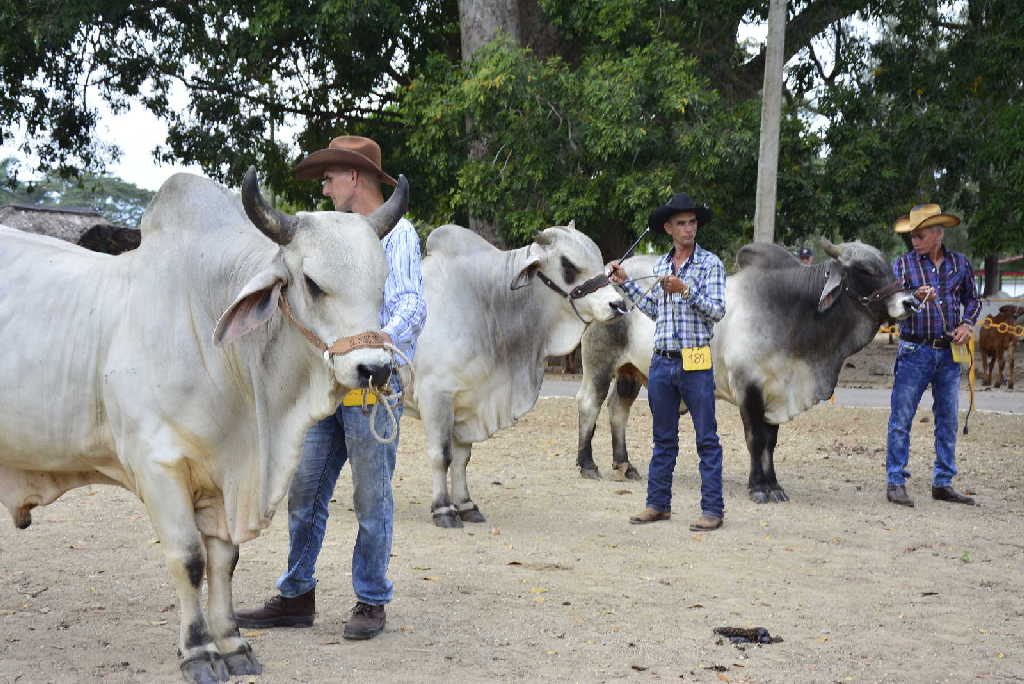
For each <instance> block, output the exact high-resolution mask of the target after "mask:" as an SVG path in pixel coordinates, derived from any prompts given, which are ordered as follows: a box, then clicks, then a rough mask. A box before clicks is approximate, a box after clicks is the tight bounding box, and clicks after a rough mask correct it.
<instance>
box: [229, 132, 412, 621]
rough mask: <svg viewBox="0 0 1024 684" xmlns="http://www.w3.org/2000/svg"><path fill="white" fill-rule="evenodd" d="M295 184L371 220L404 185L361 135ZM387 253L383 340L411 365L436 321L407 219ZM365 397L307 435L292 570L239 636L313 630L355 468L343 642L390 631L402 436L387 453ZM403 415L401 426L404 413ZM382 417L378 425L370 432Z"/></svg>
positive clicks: (316, 161)
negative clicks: (337, 500) (326, 549)
mask: <svg viewBox="0 0 1024 684" xmlns="http://www.w3.org/2000/svg"><path fill="white" fill-rule="evenodd" d="M295 177H296V178H298V179H300V180H317V179H319V180H320V183H321V187H322V192H323V194H324V195H326V196H327V197H330V198H331V200H332V201H333V202H334V208H335V209H337V210H338V211H349V212H355V213H359V214H363V215H369V214H371V213H372V212H373V211H374V210H375V209H377V208H378V207H380V206H381V205H382V204H383V203H384V198H383V195H382V193H381V187H380V186H381V184H382V183H386V184H388V185H396V182H395V179H394V178H392V177H391V176H389V175H388V174H386V173H385V172H384V171H383V170H382V169H381V154H380V146H379V145H377V143H376V142H374V141H373V140H370V139H369V138H363V137H360V136H354V135H343V136H339V137H337V138H335V139H334V140H332V141H331V143H330V145H329V146H328V147H327V148H326V149H322V150H317V151H316V152H313V153H312V154H310V155H309V156H307V157H306V158H305V159H303V160H302V161H301V162H299V164H298V165H297V166H296V167H295ZM383 247H384V253H385V255H386V256H387V259H388V265H389V267H390V270H389V273H388V277H387V281H386V282H385V283H384V304H383V306H382V307H381V312H380V325H381V330H382V331H383V332H385V333H387V334H388V336H390V338H391V340H392V342H393V343H394V344H395V346H397V347H398V349H400V350H401V351H402V353H404V354H405V356H406V357H408V358H409V359H412V357H413V354H414V353H415V350H416V338H417V336H418V335H419V333H420V331H421V330H422V329H423V323H424V321H425V320H426V315H427V309H426V302H425V300H424V298H423V278H422V276H421V274H420V242H419V237H418V236H417V235H416V229H415V228H413V225H412V224H411V223H410V222H409V221H408V220H406V219H404V218H403V219H400V220H399V221H398V224H397V225H396V226H395V227H394V229H393V230H392V231H391V232H390V233H388V235H387V236H386V237H384V239H383ZM313 292H314V293H315V289H313ZM314 296H315V294H314ZM390 384H391V388H392V390H393V391H394V392H395V393H398V392H400V391H401V381H400V380H399V378H398V373H392V374H391V379H390ZM365 392H366V390H355V391H354V393H355V395H356V396H346V397H345V399H344V401H343V402H342V404H341V405H339V406H338V407H337V410H336V411H335V413H334V414H333V415H331V416H328V417H327V418H325V419H324V420H322V421H320V422H319V423H317V424H316V425H314V426H313V427H311V428H310V429H309V431H308V432H307V433H306V439H305V442H304V443H303V445H302V459H301V461H300V462H299V467H298V470H296V472H295V477H294V478H293V479H292V484H291V488H290V489H289V492H288V569H287V571H286V572H285V573H284V574H283V575H282V576H281V577H280V579H278V581H277V588H278V591H279V592H280V593H279V594H278V595H277V596H274V597H272V598H271V599H270V600H268V601H267V602H266V603H265V604H264V605H263V607H262V608H254V609H249V610H240V611H238V612H237V613H236V616H237V619H238V625H239V626H240V627H309V626H310V625H312V624H313V617H314V613H315V601H314V596H315V588H316V578H315V577H314V570H315V568H316V560H317V556H318V555H319V554H320V548H321V547H322V545H323V540H324V533H325V531H326V527H327V514H328V504H329V503H330V501H331V497H332V496H333V494H334V485H335V483H336V482H337V480H338V475H339V474H340V472H341V468H342V466H343V465H344V464H345V462H346V461H348V462H349V463H351V464H352V468H351V472H352V490H353V491H352V498H353V508H354V509H355V514H356V520H357V521H358V523H359V531H358V533H357V535H356V544H355V548H354V549H353V551H352V588H353V589H354V590H355V595H356V605H355V607H354V608H353V609H352V614H351V616H350V617H349V620H348V621H347V622H346V623H345V628H344V632H343V636H344V637H345V638H346V639H371V638H373V637H375V636H377V635H378V634H380V632H381V631H382V630H383V629H384V624H385V614H384V605H385V604H386V603H388V602H389V601H391V598H392V593H393V587H392V584H391V580H389V579H388V577H387V570H388V560H389V558H390V556H391V540H392V532H393V523H394V501H393V498H392V492H391V476H392V475H393V473H394V470H395V458H396V455H397V452H398V435H394V437H395V439H394V441H392V442H391V443H388V444H381V443H379V442H378V441H377V440H376V439H375V438H374V436H373V431H374V430H375V431H376V434H378V435H385V434H387V433H388V432H389V425H388V423H389V421H388V417H387V411H383V410H381V411H376V412H375V413H370V412H369V411H367V410H365V406H366V403H367V402H371V403H372V401H373V400H374V399H375V397H374V396H373V395H368V396H364V394H365ZM349 395H353V393H352V392H350V393H349ZM394 413H395V415H396V417H400V416H401V405H400V404H399V405H398V406H396V407H395V408H394ZM373 415H376V417H377V418H376V424H375V425H372V426H371V424H370V418H371V417H372V416H373ZM395 429H397V425H396V426H395Z"/></svg>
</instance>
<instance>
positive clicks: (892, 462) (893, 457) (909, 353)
mask: <svg viewBox="0 0 1024 684" xmlns="http://www.w3.org/2000/svg"><path fill="white" fill-rule="evenodd" d="M894 374H895V379H894V380H893V383H892V399H891V400H890V412H889V435H888V439H887V440H886V456H885V471H886V475H887V477H888V481H889V484H891V485H902V484H905V483H906V481H907V478H908V477H910V471H909V470H908V469H907V464H908V462H909V461H910V427H911V425H912V424H913V422H914V414H915V413H917V405H918V404H919V403H921V396H922V395H923V394H924V390H925V388H926V387H928V385H929V384H930V385H931V386H932V399H933V403H932V415H934V416H935V465H934V474H933V476H932V484H933V485H934V486H936V487H944V486H946V485H948V484H950V483H951V482H952V481H953V477H954V476H955V475H956V453H955V452H956V430H957V422H958V418H957V408H958V403H959V400H960V364H958V363H957V362H956V361H954V360H953V354H952V352H950V350H949V349H935V348H933V347H930V346H928V345H924V344H915V343H913V342H900V346H899V349H898V350H897V352H896V368H895V373H894Z"/></svg>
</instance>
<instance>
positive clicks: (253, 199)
mask: <svg viewBox="0 0 1024 684" xmlns="http://www.w3.org/2000/svg"><path fill="white" fill-rule="evenodd" d="M407 196H408V186H407V183H405V181H404V179H403V181H402V182H401V183H400V184H399V187H398V189H397V190H396V191H395V193H394V195H393V196H392V197H391V199H389V201H388V202H387V203H386V204H385V205H383V206H382V207H381V208H380V209H378V210H377V211H376V212H374V214H373V215H371V216H368V217H366V218H364V217H361V216H359V215H357V214H346V213H339V212H333V211H332V212H313V213H299V214H297V215H295V216H288V215H285V214H283V213H280V212H277V211H276V210H273V209H271V208H269V207H268V206H267V205H266V203H265V202H264V200H263V198H262V197H261V196H260V194H259V191H258V189H257V184H256V175H255V171H254V170H253V169H250V170H249V172H248V173H247V174H246V178H245V182H244V183H243V191H242V204H244V206H245V210H244V213H243V206H242V204H240V203H239V200H238V198H237V197H236V196H234V195H232V194H230V193H228V192H227V191H226V190H225V189H224V188H222V187H221V186H219V185H217V184H215V183H213V182H212V181H209V180H206V179H203V178H199V177H196V176H190V175H185V174H181V175H176V176H174V177H172V178H171V179H170V180H168V181H167V182H166V183H165V184H164V185H163V187H162V188H161V189H160V191H159V192H158V193H157V195H156V197H155V198H154V200H153V202H152V204H151V205H150V207H149V209H148V210H147V212H146V214H145V216H144V217H143V219H142V225H141V228H142V236H143V237H142V245H141V246H140V247H139V248H138V249H137V250H135V251H133V252H128V253H125V254H122V255H120V256H116V257H114V256H109V255H106V254H98V253H94V252H89V251H87V250H85V249H83V248H81V247H77V246H75V245H70V244H68V243H65V242H60V241H58V240H54V239H51V238H46V237H40V236H37V235H30V234H28V233H23V232H21V231H17V230H14V229H10V228H6V227H2V228H0V268H2V272H3V274H4V279H3V280H4V283H3V286H2V289H0V345H2V346H3V348H4V353H3V354H2V355H0V406H2V407H3V409H2V411H0V502H2V503H3V504H4V505H5V506H6V507H7V508H8V510H9V511H10V512H11V514H12V516H13V518H14V523H15V525H16V526H17V527H19V528H25V527H28V526H29V524H30V523H31V522H32V516H31V512H30V511H31V509H32V508H34V507H36V506H42V505H45V504H48V503H51V502H52V501H54V500H55V499H56V498H57V497H59V496H60V495H61V494H63V493H64V492H65V491H67V490H69V489H72V488H75V487H79V486H82V485H86V484H91V483H102V484H114V485H120V486H122V487H125V488H126V489H129V490H130V491H132V492H134V493H135V494H137V495H138V496H139V498H140V499H142V501H143V502H144V503H145V505H146V510H147V511H148V513H149V517H150V520H151V521H152V523H153V527H154V528H155V529H156V532H157V535H158V536H159V539H160V542H161V545H162V548H163V550H164V553H165V554H166V558H167V564H168V567H169V570H170V574H171V578H172V581H173V584H174V587H175V589H176V591H177V595H178V606H179V607H180V611H181V625H180V634H179V642H178V648H179V649H180V654H181V664H180V665H181V672H182V674H183V675H184V677H185V678H186V679H187V680H189V681H194V682H214V681H223V680H225V679H227V678H228V677H229V676H243V675H248V674H254V673H258V672H259V671H260V666H259V663H258V662H257V661H256V660H255V658H253V656H252V654H251V650H250V648H249V645H248V644H247V643H246V641H245V640H244V639H243V638H242V637H241V636H240V635H239V632H238V629H237V627H236V625H235V620H234V613H233V609H232V599H231V576H232V572H233V570H234V565H235V563H236V561H237V559H238V544H239V543H241V542H243V541H246V540H248V539H251V538H253V537H255V536H257V535H258V534H259V533H260V530H262V529H263V528H265V527H266V526H267V525H268V524H269V523H270V519H271V516H272V515H273V514H274V509H275V507H276V506H277V504H278V503H279V502H280V500H281V498H282V497H283V496H284V494H285V492H286V491H287V488H288V482H289V480H290V478H291V476H292V473H293V471H294V470H295V467H296V465H297V464H298V460H299V455H300V446H301V444H302V438H303V435H304V434H305V432H306V429H307V428H308V427H309V426H310V425H311V424H312V423H313V422H314V421H316V420H317V419H320V418H322V417H324V416H326V415H328V414H329V413H330V412H331V411H333V410H334V408H335V406H336V405H337V403H338V401H339V400H340V397H341V395H342V393H343V391H345V390H346V389H348V388H352V387H365V386H366V385H367V382H368V380H370V379H372V380H373V381H374V384H376V385H380V384H383V378H385V377H386V376H387V375H388V373H389V368H390V361H391V359H390V353H389V352H388V351H387V350H386V343H385V340H384V339H382V338H381V337H380V335H379V332H378V331H379V329H380V327H379V323H378V318H377V317H378V313H379V310H380V306H381V301H382V296H383V295H382V292H383V286H384V279H385V276H386V274H387V262H386V260H385V258H384V251H383V249H382V248H381V245H380V238H381V237H382V236H383V235H385V234H387V232H388V231H390V230H391V228H392V227H394V224H395V222H397V221H398V219H399V218H400V217H401V216H402V214H403V213H404V212H405V209H406V204H407ZM246 214H248V216H249V218H251V219H252V222H250V220H249V219H247V218H246ZM253 224H255V225H256V227H258V228H259V230H257V229H256V227H254V225H253ZM279 312H281V314H283V315H280V314H279ZM354 333H366V334H365V335H360V336H357V337H352V338H345V339H338V338H341V337H342V336H348V335H352V334H354ZM317 338H319V339H318V340H317ZM314 341H315V342H314ZM319 341H326V343H327V344H328V345H330V347H331V349H329V350H328V351H327V353H324V352H323V351H321V350H319V349H317V348H315V346H314V345H315V344H317V343H318V342H319ZM331 343H334V344H331ZM353 346H355V347H356V349H355V350H353V351H351V352H350V353H342V352H343V350H345V349H350V348H351V347H353ZM204 571H205V574H206V578H207V580H208V582H209V598H208V604H207V617H204V615H203V611H202V609H201V607H200V605H199V597H200V585H201V583H202V579H203V575H204Z"/></svg>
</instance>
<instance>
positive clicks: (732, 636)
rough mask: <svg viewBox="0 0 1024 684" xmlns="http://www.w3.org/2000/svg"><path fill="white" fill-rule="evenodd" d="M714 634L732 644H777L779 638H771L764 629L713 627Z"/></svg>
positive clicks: (780, 639) (780, 638)
mask: <svg viewBox="0 0 1024 684" xmlns="http://www.w3.org/2000/svg"><path fill="white" fill-rule="evenodd" d="M714 632H715V634H718V635H720V636H724V637H725V638H726V639H728V640H729V643H733V644H777V643H779V642H780V641H782V637H780V636H772V635H771V634H770V633H769V632H768V630H767V629H765V628H764V627H715V629H714Z"/></svg>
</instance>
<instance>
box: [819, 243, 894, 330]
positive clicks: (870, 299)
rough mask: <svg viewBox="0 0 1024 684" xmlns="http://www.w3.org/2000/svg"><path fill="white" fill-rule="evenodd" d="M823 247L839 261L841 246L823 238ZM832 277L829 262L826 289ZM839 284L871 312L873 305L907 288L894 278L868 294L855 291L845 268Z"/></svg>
mask: <svg viewBox="0 0 1024 684" xmlns="http://www.w3.org/2000/svg"><path fill="white" fill-rule="evenodd" d="M822 249H824V251H825V253H826V254H828V255H829V256H830V257H832V258H833V259H835V260H837V261H838V260H839V257H840V254H841V252H840V251H839V248H838V247H836V246H835V245H833V244H832V243H831V242H829V241H828V240H822ZM831 277H832V264H831V263H829V264H827V265H826V266H825V283H826V289H828V282H829V279H830V278H831ZM839 284H840V287H841V288H842V290H843V292H845V293H846V294H848V295H849V296H850V299H851V300H853V301H854V302H856V303H857V304H860V305H861V306H862V307H864V309H866V310H867V311H868V312H869V313H873V312H872V310H871V307H872V306H874V305H875V304H879V303H881V302H884V301H885V300H886V299H888V298H889V297H891V296H893V295H894V294H896V293H897V292H904V291H906V289H907V288H905V287H904V286H903V283H901V282H900V281H898V280H895V279H894V280H893V281H892V282H891V283H889V284H888V285H884V286H882V287H879V288H877V289H875V290H873V291H872V292H870V293H868V294H866V295H862V294H859V293H857V292H854V291H853V290H852V289H850V283H849V281H848V280H847V279H846V271H845V270H844V271H843V275H842V276H841V277H840V280H839Z"/></svg>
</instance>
